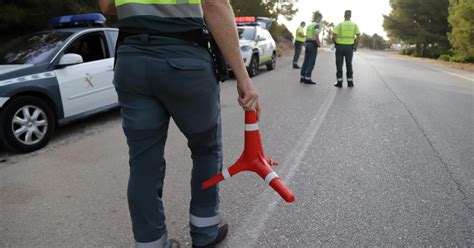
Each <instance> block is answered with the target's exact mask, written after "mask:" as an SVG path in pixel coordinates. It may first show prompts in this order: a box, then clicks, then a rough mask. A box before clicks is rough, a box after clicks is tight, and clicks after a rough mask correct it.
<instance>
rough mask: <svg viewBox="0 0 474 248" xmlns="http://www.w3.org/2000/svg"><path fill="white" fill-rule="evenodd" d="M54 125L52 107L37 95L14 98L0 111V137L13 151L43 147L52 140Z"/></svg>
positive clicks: (24, 151)
mask: <svg viewBox="0 0 474 248" xmlns="http://www.w3.org/2000/svg"><path fill="white" fill-rule="evenodd" d="M55 127H56V122H55V118H54V114H53V111H52V110H51V107H50V106H49V105H48V104H47V103H46V102H45V101H43V100H42V99H41V98H38V97H34V96H19V97H16V98H13V99H11V100H10V101H9V102H8V103H7V104H6V106H5V107H4V109H3V111H2V112H1V113H0V140H1V141H2V142H3V145H4V146H5V147H6V148H7V149H8V150H11V151H14V152H19V153H27V152H32V151H35V150H38V149H41V148H42V147H44V146H45V145H46V144H47V143H48V142H49V140H50V138H51V136H52V134H53V133H54V129H55Z"/></svg>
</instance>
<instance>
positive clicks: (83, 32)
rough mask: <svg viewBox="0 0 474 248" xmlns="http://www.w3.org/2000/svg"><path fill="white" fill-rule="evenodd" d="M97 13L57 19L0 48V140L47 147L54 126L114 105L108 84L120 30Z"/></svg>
mask: <svg viewBox="0 0 474 248" xmlns="http://www.w3.org/2000/svg"><path fill="white" fill-rule="evenodd" d="M104 23H105V17H104V16H102V15H101V14H84V15H74V16H63V17H57V18H53V19H51V20H50V22H49V24H50V25H52V26H53V29H52V30H49V31H44V32H38V33H33V34H28V35H25V36H22V37H19V38H17V39H14V40H12V41H10V42H7V43H4V44H2V45H1V46H0V142H1V143H2V144H3V145H4V146H5V147H6V148H7V149H10V150H13V151H17V152H29V151H34V150H37V149H39V148H41V147H43V146H45V145H46V143H47V142H48V141H49V139H50V137H51V135H52V134H53V132H54V129H55V127H56V126H58V125H63V124H66V123H68V122H71V121H74V120H77V119H79V118H83V117H86V116H89V115H91V114H96V113H99V112H102V111H106V110H109V109H111V108H114V107H117V106H118V101H117V94H116V92H115V89H114V86H113V84H112V80H113V66H114V58H113V57H114V50H115V42H116V40H117V36H118V30H117V29H113V28H106V27H104Z"/></svg>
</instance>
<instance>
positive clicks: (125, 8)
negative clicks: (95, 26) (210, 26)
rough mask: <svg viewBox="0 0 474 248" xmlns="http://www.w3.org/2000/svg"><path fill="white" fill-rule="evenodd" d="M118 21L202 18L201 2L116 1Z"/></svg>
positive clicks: (169, 0) (174, 0) (163, 0)
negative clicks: (128, 18) (156, 18)
mask: <svg viewBox="0 0 474 248" xmlns="http://www.w3.org/2000/svg"><path fill="white" fill-rule="evenodd" d="M115 6H116V9H117V16H118V19H124V18H127V17H132V16H159V17H162V18H202V17H203V13H202V7H201V0H116V1H115Z"/></svg>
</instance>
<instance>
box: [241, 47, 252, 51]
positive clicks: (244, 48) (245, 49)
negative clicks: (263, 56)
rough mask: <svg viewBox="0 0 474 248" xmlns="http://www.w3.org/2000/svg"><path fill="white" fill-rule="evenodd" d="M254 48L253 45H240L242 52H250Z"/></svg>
mask: <svg viewBox="0 0 474 248" xmlns="http://www.w3.org/2000/svg"><path fill="white" fill-rule="evenodd" d="M251 49H252V47H250V46H241V47H240V50H242V52H248V51H250V50H251Z"/></svg>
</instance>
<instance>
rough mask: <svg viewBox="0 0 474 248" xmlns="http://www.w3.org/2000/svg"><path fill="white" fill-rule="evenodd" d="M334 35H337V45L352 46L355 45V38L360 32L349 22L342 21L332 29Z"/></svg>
mask: <svg viewBox="0 0 474 248" xmlns="http://www.w3.org/2000/svg"><path fill="white" fill-rule="evenodd" d="M334 33H336V35H337V39H336V43H337V44H340V45H353V44H354V43H355V36H356V35H357V34H360V31H359V27H358V26H357V24H355V23H353V22H351V21H344V22H342V23H339V24H338V25H337V26H336V27H335V28H334Z"/></svg>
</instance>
